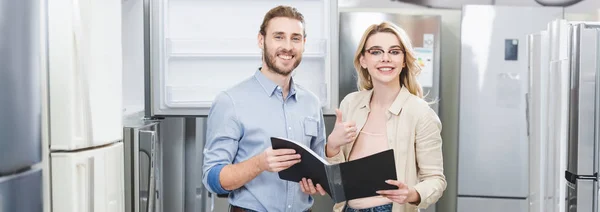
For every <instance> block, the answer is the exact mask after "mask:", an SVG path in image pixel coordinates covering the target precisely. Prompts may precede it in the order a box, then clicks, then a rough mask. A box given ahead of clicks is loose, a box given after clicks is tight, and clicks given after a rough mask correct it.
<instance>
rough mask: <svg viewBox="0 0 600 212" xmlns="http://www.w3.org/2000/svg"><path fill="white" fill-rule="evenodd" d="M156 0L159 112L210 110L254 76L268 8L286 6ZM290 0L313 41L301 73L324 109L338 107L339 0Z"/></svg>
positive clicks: (152, 91) (151, 41) (154, 100)
mask: <svg viewBox="0 0 600 212" xmlns="http://www.w3.org/2000/svg"><path fill="white" fill-rule="evenodd" d="M149 3H150V4H149V6H147V7H146V8H145V16H146V19H147V20H146V23H145V24H146V29H145V30H146V33H145V39H146V40H147V41H146V46H145V47H146V48H147V49H146V50H145V51H146V54H147V57H149V58H148V59H149V60H148V61H146V63H147V64H146V66H147V67H146V68H147V69H148V70H146V74H147V76H150V77H151V78H148V80H149V81H148V82H146V84H147V85H148V87H147V89H146V92H147V95H148V96H150V97H151V98H147V100H146V101H147V102H146V104H147V106H146V108H149V109H151V110H150V111H147V112H152V114H151V115H152V116H173V115H179V116H203V115H207V114H208V111H209V109H210V106H211V105H212V101H213V100H214V98H215V96H216V95H217V94H218V93H219V92H221V91H224V90H226V89H227V88H230V87H232V86H234V85H236V84H238V83H240V82H241V81H242V80H245V79H247V78H250V77H252V75H253V73H254V72H255V71H256V70H257V69H258V68H259V67H260V66H261V63H262V59H261V58H262V56H263V52H262V50H261V49H260V47H259V46H257V42H258V41H257V35H258V34H259V29H260V25H261V22H262V20H263V18H264V14H265V13H266V12H267V11H268V10H269V9H271V8H274V7H275V6H278V5H279V2H278V1H272V0H258V1H246V0H228V1H221V0H202V1H189V0H167V1H159V0H149ZM231 5H236V7H231ZM287 5H289V6H292V7H296V8H297V9H298V11H299V12H301V13H302V14H303V15H304V18H305V23H306V25H305V27H306V28H305V29H306V34H307V36H306V45H305V49H304V52H303V54H302V62H301V63H300V65H299V66H298V67H297V68H296V69H295V71H294V72H293V73H292V74H293V75H294V80H295V82H296V83H298V84H300V85H302V86H304V87H305V88H306V89H308V90H310V91H311V92H313V93H314V94H316V95H317V97H318V98H319V100H320V102H321V103H322V107H323V108H324V109H325V111H324V113H326V114H328V113H329V114H333V111H334V110H333V109H335V108H337V105H338V97H337V90H338V87H337V85H338V82H337V79H338V77H337V76H338V75H337V70H338V69H337V66H338V62H337V60H338V59H337V56H336V55H337V51H338V48H337V45H338V42H337V41H338V40H337V39H338V36H337V15H338V14H337V0H293V1H287ZM224 10H229V12H227V13H223V11H224ZM230 14H236V16H237V17H235V18H234V17H233V16H231V15H230ZM212 20H220V21H219V22H218V23H217V22H214V21H212ZM150 26H151V27H150ZM223 26H235V27H223ZM206 29H219V33H206ZM298 53H300V52H298ZM232 60H235V61H236V62H234V63H232V62H231V61H232ZM150 73H151V74H150ZM150 105H151V106H150Z"/></svg>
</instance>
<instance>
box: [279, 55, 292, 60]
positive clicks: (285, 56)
mask: <svg viewBox="0 0 600 212" xmlns="http://www.w3.org/2000/svg"><path fill="white" fill-rule="evenodd" d="M277 57H279V58H281V59H284V60H291V59H293V58H294V56H292V55H282V54H279V55H277Z"/></svg>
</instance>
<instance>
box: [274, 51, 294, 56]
mask: <svg viewBox="0 0 600 212" xmlns="http://www.w3.org/2000/svg"><path fill="white" fill-rule="evenodd" d="M275 54H285V55H291V56H296V52H295V51H293V50H287V49H281V50H277V52H275Z"/></svg>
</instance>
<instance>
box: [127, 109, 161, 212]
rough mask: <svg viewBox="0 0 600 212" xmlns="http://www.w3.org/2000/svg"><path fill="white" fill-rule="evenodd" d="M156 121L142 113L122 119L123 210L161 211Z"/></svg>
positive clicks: (159, 144)
mask: <svg viewBox="0 0 600 212" xmlns="http://www.w3.org/2000/svg"><path fill="white" fill-rule="evenodd" d="M159 127H160V121H151V120H144V119H143V114H135V115H132V116H129V117H127V118H126V119H125V127H124V129H123V130H124V131H123V133H124V136H125V137H124V139H123V143H124V148H125V212H161V211H163V210H162V198H160V197H161V196H162V195H163V193H162V189H161V188H162V144H161V143H160V142H159V141H160V139H159V138H160V135H159V131H160V130H159Z"/></svg>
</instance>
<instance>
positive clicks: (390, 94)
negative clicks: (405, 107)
mask: <svg viewBox="0 0 600 212" xmlns="http://www.w3.org/2000/svg"><path fill="white" fill-rule="evenodd" d="M401 87H402V86H400V82H397V83H390V84H379V83H373V96H372V97H371V107H373V106H375V107H378V108H384V109H385V110H387V109H388V108H390V105H392V103H394V100H396V97H398V93H400V88H401Z"/></svg>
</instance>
